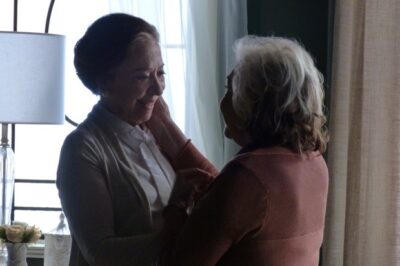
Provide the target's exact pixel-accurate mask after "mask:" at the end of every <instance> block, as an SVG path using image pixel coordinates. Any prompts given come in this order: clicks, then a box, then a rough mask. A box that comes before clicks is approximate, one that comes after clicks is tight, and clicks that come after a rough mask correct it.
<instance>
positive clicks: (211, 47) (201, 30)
mask: <svg viewBox="0 0 400 266" xmlns="http://www.w3.org/2000/svg"><path fill="white" fill-rule="evenodd" d="M109 5H110V12H126V13H130V14H133V15H136V16H139V17H142V18H144V19H145V20H147V21H148V22H150V23H152V24H153V25H154V26H156V27H157V29H158V30H159V32H160V35H161V45H162V47H163V56H164V61H165V63H166V66H167V67H168V66H169V69H167V84H166V87H167V89H166V90H165V93H164V97H165V99H166V101H167V102H168V104H169V106H170V109H171V112H172V115H173V117H174V119H175V120H176V121H177V122H178V125H179V126H181V128H183V129H184V131H185V133H186V135H187V136H188V137H189V138H191V139H192V141H193V143H194V144H195V145H196V146H197V147H198V148H199V150H200V151H201V152H203V153H204V154H205V155H206V157H208V158H209V159H210V160H211V161H212V162H213V163H214V164H215V165H216V166H217V167H219V168H221V167H222V166H223V165H224V164H225V163H226V161H228V160H229V159H230V158H231V157H232V155H233V154H234V153H235V152H236V151H237V150H238V147H237V146H236V145H235V144H234V143H233V142H232V141H230V140H227V139H225V138H224V136H223V128H224V123H223V120H222V117H221V115H220V112H219V100H220V98H221V97H222V95H223V94H224V90H225V89H224V84H225V77H226V75H227V74H228V73H229V72H230V71H231V68H232V64H233V55H232V45H233V42H234V40H235V39H237V38H239V37H241V36H243V35H245V34H247V1H246V0H238V1H232V0H220V1H215V0H201V1H198V0H118V1H117V0H110V1H109ZM167 5H168V6H167ZM171 5H176V8H174V9H169V10H176V9H178V10H180V11H179V12H180V14H179V15H180V16H181V17H180V21H179V23H180V25H178V24H177V23H176V21H175V22H171V18H168V16H169V15H170V14H168V13H166V12H165V8H166V7H170V6H171ZM170 17H171V16H170ZM174 23H175V24H174ZM172 27H174V28H176V27H178V28H179V30H178V32H179V35H180V36H181V39H180V38H177V39H178V45H181V47H183V49H182V51H183V53H184V54H183V55H182V56H181V57H179V56H178V57H176V56H172V55H171V54H170V53H168V47H171V44H169V43H171V41H170V40H169V36H170V35H171V28H172ZM172 34H177V33H176V30H175V33H172ZM179 42H180V43H179ZM173 45H176V43H174V42H172V46H173ZM177 73H183V76H182V79H180V77H177V78H172V77H173V76H176V75H177ZM179 80H181V81H182V82H183V83H182V84H181V83H179ZM181 87H182V89H180V88H181ZM183 103H184V104H183ZM180 120H183V121H180Z"/></svg>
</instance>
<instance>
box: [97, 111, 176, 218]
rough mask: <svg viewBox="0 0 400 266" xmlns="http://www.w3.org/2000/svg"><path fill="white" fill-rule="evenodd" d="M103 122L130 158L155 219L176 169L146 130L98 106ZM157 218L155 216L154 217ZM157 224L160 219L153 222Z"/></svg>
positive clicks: (171, 184) (132, 168)
mask: <svg viewBox="0 0 400 266" xmlns="http://www.w3.org/2000/svg"><path fill="white" fill-rule="evenodd" d="M97 107H98V109H99V111H100V113H101V116H103V118H104V120H106V121H105V122H106V123H107V124H109V125H110V127H112V129H113V131H114V132H115V134H116V136H117V141H118V142H119V144H120V146H121V147H122V149H123V152H124V153H125V155H126V158H131V160H129V164H130V168H131V170H132V171H133V173H134V176H136V177H137V178H138V180H139V182H140V184H141V186H142V188H143V190H144V191H145V193H146V196H147V198H148V201H149V204H150V209H151V211H152V212H153V214H155V215H154V217H153V218H155V219H161V217H160V216H159V213H160V211H161V210H162V209H163V208H164V207H165V206H166V205H167V203H168V199H169V196H170V194H171V190H172V187H173V185H174V183H175V178H176V175H175V171H174V169H173V168H172V166H171V164H170V163H169V162H168V160H167V159H166V158H165V156H164V155H163V154H162V153H161V151H160V149H159V148H158V146H157V144H156V141H155V139H154V136H153V134H152V133H151V132H150V130H148V129H142V128H140V126H132V125H130V124H128V123H127V122H125V121H123V120H121V119H120V118H118V117H117V116H115V115H114V114H112V113H110V112H109V111H108V110H106V109H105V108H104V107H102V106H101V105H100V104H98V105H97ZM157 217H158V218H157ZM154 222H155V223H156V224H158V223H159V222H160V221H154Z"/></svg>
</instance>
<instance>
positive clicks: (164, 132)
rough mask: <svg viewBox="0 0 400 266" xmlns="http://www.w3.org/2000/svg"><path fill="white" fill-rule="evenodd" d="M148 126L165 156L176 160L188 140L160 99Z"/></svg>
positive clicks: (165, 104)
mask: <svg viewBox="0 0 400 266" xmlns="http://www.w3.org/2000/svg"><path fill="white" fill-rule="evenodd" d="M146 126H147V127H148V128H149V129H150V131H151V133H152V134H153V136H154V137H155V139H156V141H157V144H158V145H159V146H160V148H161V150H162V151H163V152H164V154H165V155H166V156H167V157H168V158H169V159H170V161H172V160H174V159H175V158H176V157H177V155H179V153H180V152H181V150H182V148H183V147H184V146H185V144H186V142H187V141H188V139H187V138H186V136H185V135H184V134H183V132H182V131H181V130H180V129H179V127H178V126H177V125H176V124H175V122H174V121H173V120H172V118H171V115H170V112H169V109H168V105H167V103H166V102H165V101H164V99H163V98H162V97H160V98H159V99H158V100H157V102H156V103H155V105H154V109H153V114H152V115H151V118H150V120H149V121H147V122H146Z"/></svg>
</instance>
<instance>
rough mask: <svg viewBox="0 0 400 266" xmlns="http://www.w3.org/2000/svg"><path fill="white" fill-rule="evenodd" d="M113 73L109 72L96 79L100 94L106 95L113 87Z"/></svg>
mask: <svg viewBox="0 0 400 266" xmlns="http://www.w3.org/2000/svg"><path fill="white" fill-rule="evenodd" d="M112 78H113V77H112V75H111V74H109V73H107V74H104V75H102V76H101V77H98V78H97V79H96V86H97V88H98V90H99V93H100V96H102V97H106V96H107V95H108V93H109V88H110V87H111V82H112Z"/></svg>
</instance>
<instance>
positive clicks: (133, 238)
mask: <svg viewBox="0 0 400 266" xmlns="http://www.w3.org/2000/svg"><path fill="white" fill-rule="evenodd" d="M127 160H128V158H125V156H124V153H123V152H122V148H121V147H120V146H118V142H117V141H115V135H114V134H113V131H112V129H111V128H109V126H108V125H107V124H105V123H103V122H102V119H101V117H100V116H99V114H98V112H97V111H96V107H95V108H94V109H93V111H92V112H91V113H90V114H89V116H88V118H87V119H86V120H85V121H84V122H83V123H82V124H80V125H79V127H78V128H77V129H76V130H75V131H73V132H72V133H71V134H70V135H69V136H68V137H67V138H66V140H65V142H64V145H63V147H62V151H61V156H60V162H59V167H58V172H57V187H58V190H59V195H60V199H61V203H62V208H63V210H64V212H65V215H66V217H67V219H68V222H69V225H70V229H71V234H72V238H73V243H72V251H71V258H70V265H73V266H75V265H79V266H80V265H119V266H122V265H143V266H145V265H154V264H155V261H156V258H157V254H158V250H159V242H160V237H159V235H160V233H159V232H154V231H153V229H152V216H151V211H150V207H149V202H148V200H147V197H146V194H145V192H144V191H143V189H142V187H141V186H140V183H139V181H138V180H137V179H136V177H135V176H133V174H132V172H131V171H130V170H129V167H127V166H128V165H129V163H128V162H127ZM171 163H172V165H173V167H174V168H175V169H176V170H177V169H181V168H184V167H194V166H197V167H200V168H203V169H205V170H207V171H210V172H215V168H213V166H212V164H211V163H209V162H208V161H207V160H206V159H205V158H204V157H203V156H202V155H201V154H200V153H199V152H198V151H197V150H196V149H195V148H194V146H193V145H192V144H191V143H190V142H188V143H187V145H186V146H185V148H184V150H183V151H182V153H181V154H180V156H179V158H175V160H174V162H171Z"/></svg>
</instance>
